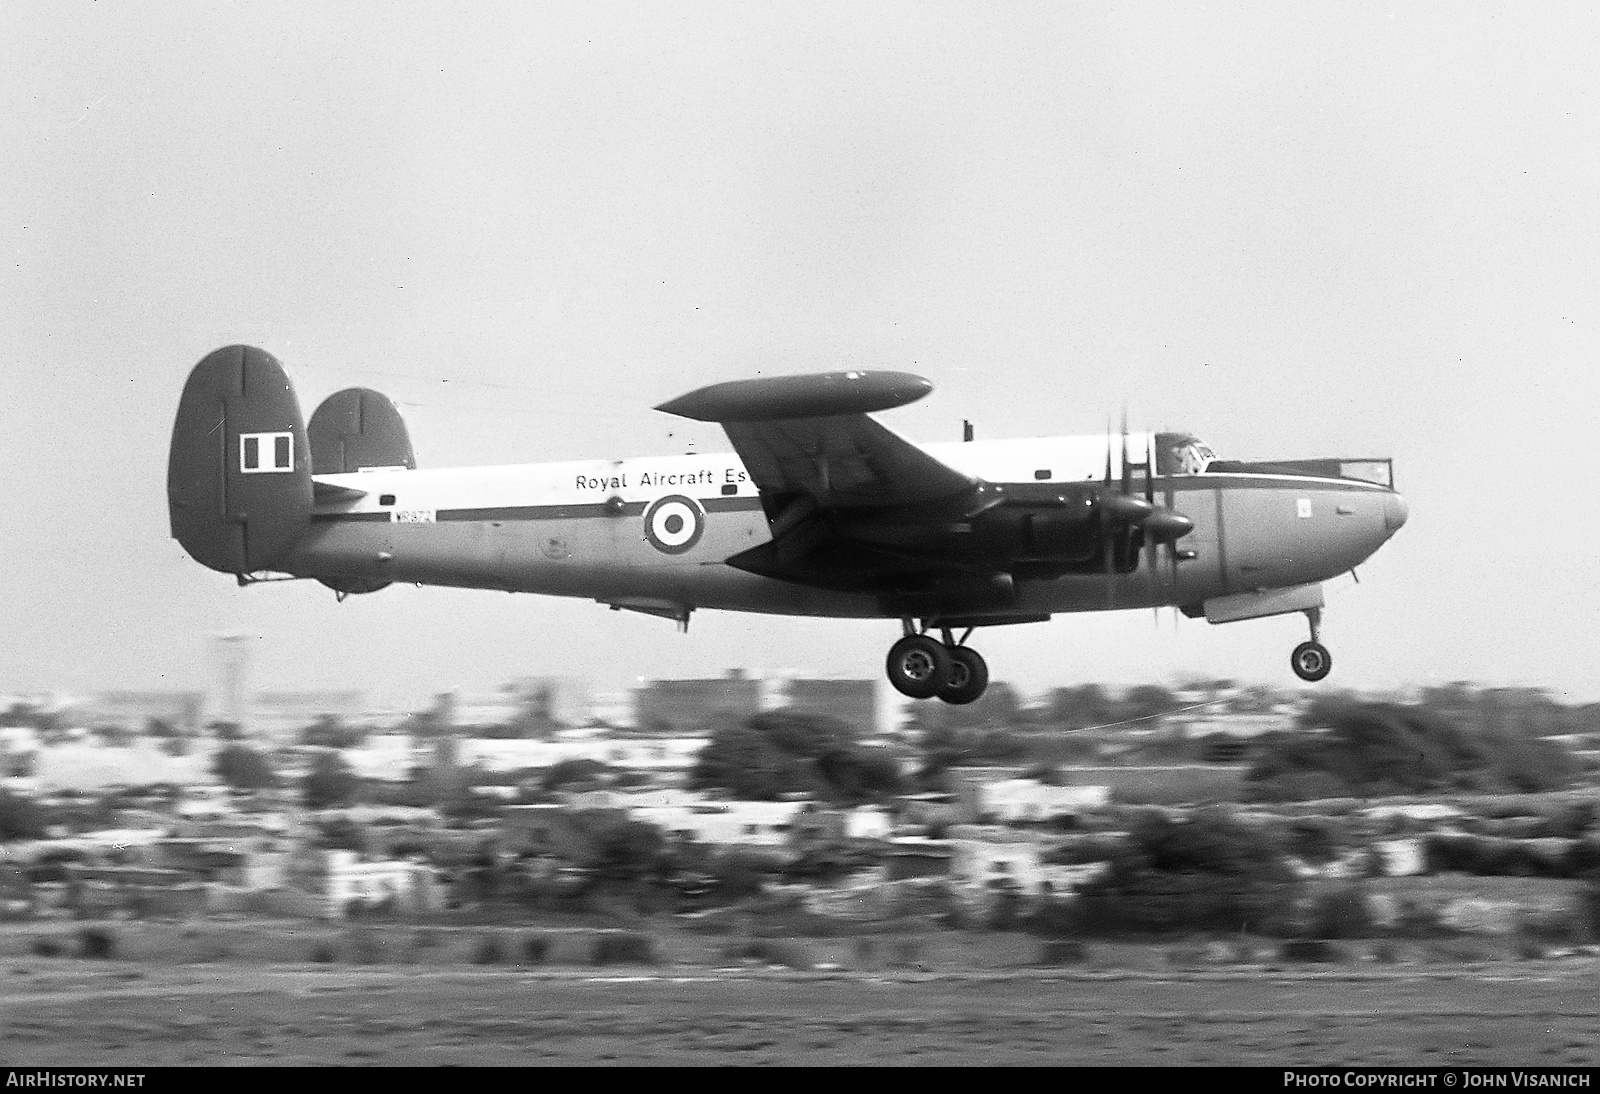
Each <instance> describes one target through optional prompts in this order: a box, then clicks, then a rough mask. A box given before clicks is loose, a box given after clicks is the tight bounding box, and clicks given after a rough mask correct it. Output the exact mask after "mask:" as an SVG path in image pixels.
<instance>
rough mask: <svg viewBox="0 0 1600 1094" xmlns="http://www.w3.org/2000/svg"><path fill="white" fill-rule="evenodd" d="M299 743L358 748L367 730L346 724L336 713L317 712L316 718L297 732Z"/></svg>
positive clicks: (326, 746) (325, 746)
mask: <svg viewBox="0 0 1600 1094" xmlns="http://www.w3.org/2000/svg"><path fill="white" fill-rule="evenodd" d="M299 737H300V743H301V744H303V745H312V746H317V747H321V748H359V747H360V746H361V743H362V742H363V741H364V740H366V738H367V730H366V729H364V728H362V727H360V726H347V725H345V724H344V721H343V720H342V719H341V718H340V717H339V716H338V715H337V714H319V715H318V716H317V720H316V721H315V722H313V723H311V724H310V725H308V726H306V727H305V728H304V729H302V730H301V731H300V733H299Z"/></svg>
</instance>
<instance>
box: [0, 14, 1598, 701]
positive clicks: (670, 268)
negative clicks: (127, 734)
mask: <svg viewBox="0 0 1600 1094" xmlns="http://www.w3.org/2000/svg"><path fill="white" fill-rule="evenodd" d="M1597 56H1600V9H1597V8H1596V7H1595V6H1594V5H1593V4H1589V3H1571V4H1559V3H1543V4H1536V5H1530V4H1520V3H1508V4H1503V5H1502V4H1468V3H1441V4H1434V5H1428V4H1416V3H1406V4H1382V5H1380V4H1359V3H1341V4H1326V3H1316V4H1289V3H1282V2H1270V3H1263V4H1258V5H1235V4H1211V5H1204V6H1202V5H1199V4H1180V3H1171V2H1160V3H1154V2H1152V3H1135V4H1107V3H1094V4H1082V5H1074V4H1067V3H1060V2H1051V3H1035V4H1026V3H972V4H956V3H950V4H939V3H929V2H920V3H911V4H882V3H880V4H873V3H859V2H857V3H841V4H828V3H818V2H816V0H807V2H804V3H794V4H782V3H768V4H748V3H726V4H711V3H689V2H680V3H661V2H657V3H644V4H618V3H611V4H607V3H595V2H593V0H586V2H583V3H575V4H530V3H513V4H505V5H493V4H487V3H473V4H448V5H447V4H441V3H432V4H404V3H396V2H393V0H384V2H382V3H368V4H362V3H341V4H320V3H319V4H313V3H305V4H299V5H292V4H287V3H283V2H273V3H261V4H247V3H230V4H226V5H218V4H206V3H154V2H142V3H112V2H101V3H69V2H63V0H48V2H40V3H35V2H26V0H11V2H8V3H5V4H0V149H3V150H4V157H5V159H4V165H5V166H4V170H3V171H0V246H3V253H4V256H5V262H4V264H3V268H0V303H3V306H4V323H3V325H0V353H3V355H4V356H3V359H0V364H3V372H0V376H3V381H0V383H3V387H0V394H3V396H4V397H3V399H0V458H3V461H4V469H5V474H4V482H5V485H4V488H3V490H4V494H3V497H4V500H5V504H4V506H3V507H0V582H3V585H0V589H3V590H4V597H3V603H4V605H5V609H6V610H5V612H4V619H3V625H0V692H6V691H27V690H35V689H57V690H62V691H69V692H70V691H77V690H84V689H90V688H97V687H130V688H169V687H170V688H179V687H183V688H188V687H200V686H204V685H205V684H206V683H207V682H208V680H209V678H210V675H211V673H210V668H209V666H208V663H207V656H208V655H207V636H208V635H211V634H214V633H217V632H240V633H247V634H250V635H254V636H257V637H258V641H257V642H256V657H255V673H254V675H255V680H256V682H257V683H258V684H259V685H260V686H263V687H295V686H320V687H333V686H342V685H345V686H361V687H365V688H369V689H371V691H372V692H373V694H374V695H376V696H379V697H381V698H387V699H391V700H393V701H398V702H405V701H411V700H415V699H420V698H422V697H426V696H428V695H431V694H432V693H434V692H437V691H443V690H447V689H451V688H468V689H487V688H490V687H493V686H494V685H497V684H499V683H500V682H502V681H505V680H507V679H510V678H512V677H516V676H520V675H531V674H544V673H552V672H554V673H562V674H581V675H584V676H587V677H589V678H590V679H591V680H592V681H593V682H594V684H595V685H596V686H597V687H600V688H620V687H623V686H626V685H628V684H630V683H631V682H633V681H634V680H636V679H637V678H639V677H655V676H667V675H717V674H720V673H721V672H723V671H724V670H725V669H727V668H729V667H731V666H736V665H737V666H743V667H746V668H748V669H750V670H752V671H765V670H776V669H787V668H797V669H803V670H809V671H814V672H819V673H828V674H842V675H854V676H873V677H876V676H878V675H879V674H880V673H881V671H882V662H883V655H884V652H885V650H886V649H887V647H888V644H889V642H890V641H891V640H892V639H893V638H894V637H895V636H896V634H897V632H898V624H896V623H894V622H892V621H883V622H876V623H874V622H838V621H824V620H788V619H779V618H767V617H759V616H744V615H734V614H727V613H717V612H701V613H698V614H697V615H696V616H695V619H694V622H693V625H692V627H691V629H690V632H689V634H688V635H687V636H685V635H680V634H677V633H676V632H675V630H674V628H673V627H672V625H671V624H670V623H667V622H665V621H661V620H655V619H649V618H646V617H643V616H637V615H632V614H627V613H613V612H609V611H607V610H606V609H604V608H602V607H600V606H598V605H596V604H594V603H592V602H588V601H575V600H574V601H563V600H554V599H544V598H537V597H532V596H515V597H514V596H509V595H507V594H505V593H498V594H496V593H492V592H470V591H453V590H439V589H416V588H411V587H405V588H391V589H387V590H385V591H383V592H382V593H379V594H377V595H374V596H369V597H352V598H350V599H349V600H347V601H345V602H344V603H343V604H337V603H335V601H334V596H333V594H332V593H331V592H329V591H328V590H326V589H323V588H322V587H321V586H318V585H315V584H312V583H309V582H294V583H288V584H284V585H277V586H264V587H256V588H251V589H245V590H241V589H238V588H237V587H235V585H234V583H233V581H232V579H230V578H228V577H225V576H223V575H220V574H215V573H212V572H211V571H209V570H206V569H204V568H202V567H201V566H200V565H199V564H197V563H195V562H192V561H190V560H189V559H188V557H187V556H186V555H185V554H184V552H183V551H182V549H181V548H180V547H179V546H178V545H177V543H176V542H174V541H173V540H171V539H170V538H169V537H168V528H167V513H166V505H165V496H164V495H165V489H164V484H165V468H166V458H167V445H168V434H169V430H170V428H171V420H172V414H173V411H174V409H175V407H176V401H177V397H178V392H179V390H180V388H181V386H182V383H183V380H184V378H185V376H186V375H187V373H188V370H189V369H190V367H192V366H193V364H194V363H195V362H196V361H197V360H199V359H200V357H202V356H203V355H204V354H206V353H207V352H208V351H210V350H211V349H214V348H215V347H217V346H220V345H224V344H227V343H231V342H241V341H243V342H251V343H254V344H257V345H260V346H262V347H264V348H266V349H267V350H269V351H270V352H272V353H274V354H276V355H277V356H278V357H279V358H280V359H281V360H283V361H284V363H285V364H286V365H287V366H288V368H289V370H290V373H291V375H292V376H293V377H294V379H295V381H296V383H297V385H298V389H299V393H300V398H301V403H302V406H303V408H304V409H305V411H306V413H307V414H308V415H309V412H310V410H311V408H313V407H314V406H315V405H316V403H317V402H318V401H320V400H321V398H323V397H324V396H325V395H327V394H328V393H330V392H332V391H335V390H337V389H339V388H343V387H347V386H351V385H356V384H360V385H366V386H372V387H377V388H379V389H381V390H384V391H386V392H387V393H389V394H390V395H391V396H392V397H393V398H394V399H395V400H396V401H397V402H398V403H399V404H400V407H401V410H402V413H404V414H405V416H406V417H407V419H408V422H409V424H410V427H411V432H412V436H413V440H414V442H415V445H416V449H417V454H418V458H419V460H420V461H421V462H422V463H423V464H425V465H428V466H456V465H467V464H473V463H518V462H531V461H540V460H557V459H577V458H591V457H592V458H616V457H621V456H626V455H647V454H664V453H672V452H677V451H682V450H685V449H686V448H687V447H689V446H690V445H693V446H694V447H695V448H696V449H697V450H700V451H715V450H725V449H726V447H727V445H726V442H725V440H724V438H723V437H722V435H721V433H720V431H719V430H718V429H717V428H716V427H715V426H711V425H704V424H700V423H690V422H685V421H683V420H681V419H674V418H670V417H667V416H665V415H662V414H659V413H656V412H654V411H652V410H651V409H650V408H651V407H652V406H654V405H655V404H656V403H659V402H661V401H663V400H665V399H667V398H670V397H672V396H674V395H677V394H679V393H681V392H683V391H686V390H688V389H691V388H694V387H697V386H700V385H702V384H705V383H710V382H714V381H718V380H724V379H730V378H734V377H739V376H748V375H753V374H754V373H755V372H756V370H758V369H759V370H761V371H762V372H764V373H768V374H770V373H774V372H799V371H807V370H813V369H831V368H838V367H841V366H845V365H848V366H853V367H863V368H873V367H879V368H888V369H900V370H907V371H912V372H917V373H920V374H922V375H925V376H927V377H929V378H930V379H931V380H933V381H934V383H935V384H936V385H937V390H936V391H935V392H934V394H933V395H932V396H930V397H929V398H927V399H926V400H924V401H923V402H921V403H918V404H915V405H913V406H912V407H909V408H906V409H904V410H900V411H896V412H892V413H890V414H888V415H886V416H885V419H884V420H885V421H886V423H887V424H889V425H890V426H891V427H893V428H895V429H897V430H898V431H900V432H902V433H904V434H905V435H907V436H909V437H911V438H913V439H917V440H953V439H956V438H958V437H959V436H960V429H961V420H962V419H963V418H969V419H972V420H973V421H974V422H975V423H976V425H977V428H978V430H979V435H980V436H983V437H1004V436H1028V435H1034V434H1042V433H1061V432H1095V431H1100V430H1103V429H1104V428H1105V424H1106V421H1107V418H1108V416H1115V415H1117V414H1119V413H1120V411H1121V408H1122V406H1123V405H1124V404H1125V405H1126V406H1127V407H1128V408H1129V413H1130V416H1131V419H1132V422H1133V424H1134V425H1135V426H1136V427H1140V426H1149V427H1158V428H1180V427H1181V428H1185V429H1189V430H1191V431H1193V432H1196V433H1198V434H1200V435H1201V436H1202V437H1204V438H1206V439H1207V440H1208V441H1209V442H1210V443H1211V445H1212V446H1213V447H1214V448H1215V449H1217V451H1218V452H1219V453H1221V454H1223V455H1225V456H1230V457H1235V458H1252V457H1272V456H1279V457H1307V456H1322V455H1392V456H1393V457H1394V458H1395V460H1396V468H1397V477H1398V480H1399V485H1400V486H1401V488H1402V489H1403V491H1404V492H1405V493H1406V495H1407V497H1408V499H1409V501H1410V503H1411V509H1412V516H1411V522H1410V524H1408V525H1407V527H1406V528H1405V529H1404V530H1403V531H1402V532H1401V533H1400V534H1399V535H1398V536H1397V537H1396V538H1395V539H1394V540H1393V541H1392V542H1391V543H1390V544H1389V545H1388V546H1387V547H1385V548H1384V549H1383V550H1382V551H1380V552H1379V554H1378V555H1377V556H1376V557H1375V558H1374V559H1373V560H1372V561H1371V562H1369V563H1368V565H1367V566H1365V567H1364V568H1363V569H1362V571H1361V584H1360V585H1358V586H1354V587H1349V588H1339V589H1337V590H1330V604H1329V609H1328V613H1327V620H1326V624H1325V629H1324V638H1325V640H1326V641H1327V643H1328V644H1329V646H1330V647H1331V648H1332V650H1333V653H1334V660H1335V666H1334V674H1333V676H1332V677H1331V678H1330V679H1329V682H1328V683H1329V685H1345V686H1352V687H1358V688H1393V687H1399V686H1405V685H1408V684H1425V683H1429V682H1439V681H1447V680H1454V679H1471V680H1478V681H1482V682H1484V683H1490V684H1531V685H1540V686H1548V687H1550V688H1552V689H1555V690H1556V691H1557V693H1558V694H1560V695H1561V696H1563V697H1564V698H1567V699H1594V698H1597V697H1600V675H1597V672H1596V660H1597V658H1596V651H1597V649H1600V645H1597V643H1596V640H1595V634H1594V628H1595V627H1596V625H1597V624H1600V583H1597V581H1596V562H1595V559H1596V553H1597V541H1600V516H1597V511H1600V510H1597V505H1596V499H1595V491H1594V486H1593V481H1592V480H1591V479H1590V478H1589V476H1588V474H1587V472H1588V470H1589V468H1588V457H1589V456H1590V455H1591V452H1592V450H1593V449H1594V447H1595V445H1594V443H1593V441H1592V437H1593V434H1594V433H1595V421H1596V412H1597V410H1600V399H1597V397H1596V394H1595V392H1596V383H1595V381H1594V380H1593V379H1592V376H1591V370H1592V369H1593V367H1594V366H1595V365H1596V364H1597V363H1600V65H1597V64H1596V63H1595V58H1596V57H1597ZM1304 636H1305V622H1304V620H1303V618H1302V617H1300V616H1288V617H1281V618H1278V619H1272V620H1260V621H1252V622H1246V623H1237V624H1230V625H1226V626H1222V627H1213V626H1208V625H1206V624H1205V623H1203V622H1195V621H1190V620H1182V621H1179V622H1176V623H1175V622H1174V620H1173V619H1172V617H1171V613H1165V614H1164V615H1163V616H1162V618H1161V619H1160V621H1159V624H1157V623H1156V622H1154V621H1153V619H1152V615H1151V613H1150V612H1148V611H1146V612H1131V613H1122V614H1119V615H1115V616H1093V615H1090V616H1062V617H1058V618H1057V619H1056V620H1055V621H1053V622H1052V623H1050V624H1048V625H1040V626H1026V627H1012V628H998V629H995V630H993V631H988V632H980V635H979V638H978V641H977V643H976V644H977V645H978V646H979V648H980V649H982V650H983V651H984V653H985V654H986V655H987V657H988V658H989V661H990V664H991V667H992V670H993V672H994V676H995V678H996V679H1002V680H1010V681H1013V682H1014V683H1016V684H1018V685H1019V686H1021V687H1022V688H1024V689H1025V690H1028V691H1038V690H1042V689H1044V688H1046V687H1048V686H1052V685H1057V684H1070V683H1076V682H1080V681H1084V680H1100V681H1103V682H1107V683H1110V684H1114V685H1129V684H1135V683H1141V682H1147V681H1158V682H1170V681H1172V680H1173V679H1174V678H1178V677H1183V676H1187V675H1195V674H1205V675H1211V676H1227V677H1234V678H1237V679H1241V680H1245V681H1262V682H1267V683H1271V684H1276V685H1283V686H1288V685H1292V684H1294V683H1296V681H1295V680H1294V677H1293V676H1292V674H1291V673H1290V670H1289V667H1288V654H1289V650H1290V648H1291V647H1292V646H1293V645H1294V644H1295V643H1296V642H1298V641H1300V640H1302V638H1303V637H1304Z"/></svg>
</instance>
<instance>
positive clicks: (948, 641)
mask: <svg viewBox="0 0 1600 1094" xmlns="http://www.w3.org/2000/svg"><path fill="white" fill-rule="evenodd" d="M904 626H905V632H906V633H905V637H904V638H902V639H900V641H898V642H896V643H895V644H894V645H893V646H891V647H890V648H889V662H888V666H887V668H888V673H889V683H891V684H893V685H894V688H895V690H896V691H898V692H899V693H900V694H902V695H908V696H910V697H911V698H913V699H932V698H933V697H935V696H938V697H939V698H940V699H943V700H944V701H945V702H947V703H952V704H955V705H956V706H963V705H965V704H967V703H970V702H973V701H974V700H976V699H977V698H978V697H979V696H980V695H982V694H983V692H984V689H985V688H987V687H988V686H989V666H988V664H987V663H986V662H985V661H984V659H983V657H982V656H981V655H979V653H978V651H977V650H975V649H972V648H971V647H970V646H968V645H966V641H967V639H968V638H970V637H971V636H972V631H973V628H971V627H969V628H967V633H966V634H964V635H962V636H961V640H960V641H956V640H954V639H952V638H951V636H950V631H949V629H948V628H941V630H940V633H941V634H942V635H943V637H944V641H942V642H941V641H939V640H938V639H936V638H934V637H933V636H932V635H930V634H927V633H926V632H918V631H917V630H916V628H915V627H913V626H912V623H911V620H909V619H907V620H905V621H904Z"/></svg>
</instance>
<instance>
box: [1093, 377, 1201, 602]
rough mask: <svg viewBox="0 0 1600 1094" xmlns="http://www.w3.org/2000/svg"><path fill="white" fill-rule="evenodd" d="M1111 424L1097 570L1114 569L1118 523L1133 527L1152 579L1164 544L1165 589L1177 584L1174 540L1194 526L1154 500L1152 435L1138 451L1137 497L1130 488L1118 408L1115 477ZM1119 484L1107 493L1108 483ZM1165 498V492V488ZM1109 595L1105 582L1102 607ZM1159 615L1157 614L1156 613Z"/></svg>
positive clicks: (1129, 468)
mask: <svg viewBox="0 0 1600 1094" xmlns="http://www.w3.org/2000/svg"><path fill="white" fill-rule="evenodd" d="M1110 432H1111V423H1110V422H1107V423H1106V433H1107V437H1106V468H1105V477H1104V482H1103V484H1102V486H1101V492H1100V501H1101V504H1100V514H1099V519H1100V544H1101V547H1100V552H1101V557H1100V562H1101V569H1102V570H1103V571H1104V573H1105V575H1106V576H1107V577H1110V576H1111V575H1112V574H1114V573H1115V572H1116V554H1115V550H1114V544H1115V541H1114V540H1113V538H1112V537H1113V535H1114V534H1115V530H1116V527H1117V525H1118V524H1121V525H1122V526H1125V527H1127V526H1131V527H1136V528H1138V529H1139V537H1140V551H1141V553H1142V554H1143V555H1144V556H1145V560H1146V563H1147V564H1148V566H1149V567H1150V576H1151V580H1152V582H1155V581H1157V580H1159V579H1160V576H1161V572H1162V571H1161V564H1160V559H1161V547H1162V545H1163V544H1164V545H1165V546H1166V548H1167V553H1168V561H1169V564H1170V565H1169V570H1170V578H1169V583H1168V584H1167V585H1166V588H1167V589H1170V588H1172V587H1173V586H1175V585H1176V584H1177V580H1178V560H1179V558H1180V554H1179V552H1178V549H1177V547H1176V546H1175V544H1176V542H1177V541H1178V540H1179V539H1182V538H1183V537H1184V536H1186V535H1188V534H1189V533H1190V532H1192V531H1194V522H1193V521H1191V520H1190V519H1189V518H1188V517H1186V516H1184V515H1183V514H1182V513H1179V512H1177V511H1176V510H1174V509H1173V508H1172V507H1171V506H1170V505H1164V504H1161V503H1160V502H1157V501H1156V482H1155V479H1156V452H1155V439H1154V437H1153V436H1150V435H1148V434H1147V435H1146V437H1145V452H1144V469H1145V475H1144V491H1143V494H1144V496H1143V497H1140V496H1139V495H1138V494H1136V493H1134V489H1133V464H1132V461H1131V460H1130V458H1129V456H1130V452H1129V441H1130V438H1129V435H1128V411H1127V408H1126V407H1124V408H1123V411H1122V433H1121V445H1122V474H1121V481H1120V482H1115V480H1114V479H1113V477H1112V469H1111V445H1112V439H1111V437H1110ZM1114 483H1115V486H1117V487H1120V489H1118V490H1116V492H1113V484H1114ZM1169 500H1170V491H1169ZM1113 601H1114V597H1113V592H1112V586H1111V583H1110V582H1109V581H1108V582H1107V583H1106V606H1107V607H1108V608H1109V607H1111V606H1112V605H1113ZM1158 616H1159V613H1158Z"/></svg>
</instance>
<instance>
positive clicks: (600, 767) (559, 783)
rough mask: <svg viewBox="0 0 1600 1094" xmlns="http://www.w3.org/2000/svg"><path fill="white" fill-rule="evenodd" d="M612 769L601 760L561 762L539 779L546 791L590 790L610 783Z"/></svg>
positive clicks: (548, 769) (545, 771)
mask: <svg viewBox="0 0 1600 1094" xmlns="http://www.w3.org/2000/svg"><path fill="white" fill-rule="evenodd" d="M610 774H611V767H610V765H608V764H604V763H601V762H600V761H599V760H588V759H582V758H579V759H574V760H561V761H560V762H558V763H555V764H552V765H551V766H550V767H548V768H546V769H545V770H544V772H543V774H541V775H540V777H539V787H540V789H542V790H545V791H554V790H575V789H590V788H594V787H598V786H603V785H605V784H606V783H607V782H609V781H610V780H609V776H610Z"/></svg>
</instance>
